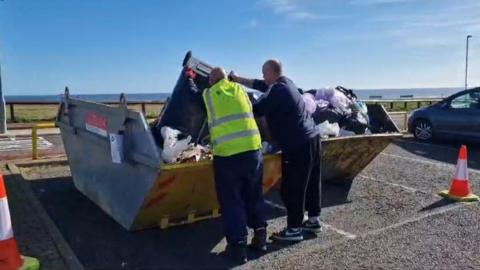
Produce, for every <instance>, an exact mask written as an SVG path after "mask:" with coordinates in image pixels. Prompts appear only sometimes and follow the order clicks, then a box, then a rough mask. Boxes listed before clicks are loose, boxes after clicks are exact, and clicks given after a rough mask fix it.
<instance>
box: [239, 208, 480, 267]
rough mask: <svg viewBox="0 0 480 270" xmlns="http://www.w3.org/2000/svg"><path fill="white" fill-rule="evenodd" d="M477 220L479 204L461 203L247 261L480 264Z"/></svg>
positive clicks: (356, 264) (262, 264)
mask: <svg viewBox="0 0 480 270" xmlns="http://www.w3.org/2000/svg"><path fill="white" fill-rule="evenodd" d="M479 221H480V209H479V208H478V204H477V205H471V206H461V207H459V208H456V209H455V210H454V211H453V210H452V211H446V212H443V213H439V214H436V215H432V216H429V217H425V218H422V219H419V220H416V221H413V222H410V223H407V224H404V225H402V226H399V227H395V228H392V229H387V230H384V231H381V232H379V233H378V234H372V235H367V236H364V237H360V238H357V239H355V240H350V241H344V242H342V243H340V244H338V245H334V246H331V247H329V248H325V249H317V248H310V247H309V248H308V249H305V250H303V251H302V252H297V253H293V254H290V255H287V254H285V256H282V257H279V258H276V259H275V260H268V261H264V262H256V263H253V264H251V265H249V266H252V267H255V268H259V269H260V268H265V269H315V268H316V269H480V253H478V243H479V241H480V223H479ZM247 267H248V266H247Z"/></svg>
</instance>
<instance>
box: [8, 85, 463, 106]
mask: <svg viewBox="0 0 480 270" xmlns="http://www.w3.org/2000/svg"><path fill="white" fill-rule="evenodd" d="M461 90H463V88H459V87H451V88H405V89H357V90H355V89H354V92H355V94H356V95H357V96H358V98H359V99H362V100H368V99H400V98H443V97H448V96H450V95H452V94H454V93H456V92H458V91H461ZM170 95H171V92H159V93H126V97H127V101H165V100H166V99H167V98H168V97H169V96H170ZM61 97H62V95H61V94H59V95H7V96H5V100H6V101H7V102H15V101H33V102H35V101H52V102H57V101H60V99H61ZM71 97H76V98H80V99H85V100H91V101H97V102H109V101H111V102H115V101H118V100H119V97H120V94H78V95H71Z"/></svg>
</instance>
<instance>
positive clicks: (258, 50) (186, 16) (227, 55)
mask: <svg viewBox="0 0 480 270" xmlns="http://www.w3.org/2000/svg"><path fill="white" fill-rule="evenodd" d="M467 34H472V35H474V38H473V39H471V43H470V45H471V49H470V69H469V74H470V76H469V84H470V85H480V1H478V0H244V1H233V0H231V1H230V0H226V1H219V0H218V1H217V0H215V1H214V0H211V1H200V0H191V1H153V0H152V1H149V0H143V1H139V0H81V1H80V0H77V1H64V0H62V1H60V0H48V1H46V0H45V1H38V0H22V1H19V0H3V1H2V0H0V61H1V63H2V75H3V82H4V91H5V92H6V94H7V95H27V94H59V93H61V92H62V89H63V87H64V86H65V85H68V86H70V88H71V91H72V92H74V93H119V92H120V91H124V92H127V93H145V92H168V91H170V90H171V89H172V87H173V85H174V84H175V81H176V79H177V77H178V74H179V71H180V68H181V67H180V65H181V61H182V59H183V56H184V54H185V52H186V51H188V50H192V51H193V53H194V55H196V56H198V57H199V58H201V59H203V60H205V61H207V62H208V63H211V64H213V65H220V66H223V67H225V68H226V69H227V70H231V69H233V70H235V71H236V72H237V73H239V74H241V75H246V76H260V75H261V73H260V71H261V69H260V68H261V65H262V63H263V61H264V60H266V59H267V58H271V57H275V58H278V59H280V60H282V62H283V64H284V68H285V71H286V74H287V75H288V76H289V77H291V78H292V79H294V80H295V82H296V83H297V85H298V86H299V87H302V88H316V87H323V86H334V85H344V86H347V87H350V88H370V89H371V88H408V87H452V86H462V85H463V83H464V72H465V36H466V35H467Z"/></svg>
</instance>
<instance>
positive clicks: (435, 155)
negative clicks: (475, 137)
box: [393, 138, 480, 170]
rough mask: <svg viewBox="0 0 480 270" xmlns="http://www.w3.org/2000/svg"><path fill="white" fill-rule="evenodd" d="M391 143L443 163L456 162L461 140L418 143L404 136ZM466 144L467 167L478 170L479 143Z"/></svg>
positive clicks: (479, 162) (479, 165) (479, 160)
mask: <svg viewBox="0 0 480 270" xmlns="http://www.w3.org/2000/svg"><path fill="white" fill-rule="evenodd" d="M393 144H395V145H397V146H399V147H401V148H403V149H404V150H406V151H408V152H410V153H412V154H414V155H416V156H421V157H424V158H428V159H431V160H436V161H441V162H445V163H450V164H456V162H457V158H458V151H459V149H460V145H461V144H462V142H459V141H446V140H436V141H433V142H429V143H423V142H422V143H419V142H418V141H416V140H415V139H414V138H404V139H402V140H397V141H395V142H393ZM432 146H433V147H432ZM467 146H468V161H469V162H468V165H469V167H470V168H472V169H476V170H480V144H475V143H467Z"/></svg>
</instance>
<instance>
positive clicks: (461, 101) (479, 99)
mask: <svg viewBox="0 0 480 270" xmlns="http://www.w3.org/2000/svg"><path fill="white" fill-rule="evenodd" d="M450 106H451V107H452V108H453V109H469V108H472V109H480V96H479V94H478V93H476V92H473V93H468V94H465V95H461V96H459V97H456V98H454V99H453V100H452V102H451V103H450Z"/></svg>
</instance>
